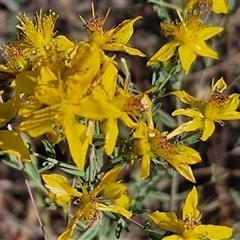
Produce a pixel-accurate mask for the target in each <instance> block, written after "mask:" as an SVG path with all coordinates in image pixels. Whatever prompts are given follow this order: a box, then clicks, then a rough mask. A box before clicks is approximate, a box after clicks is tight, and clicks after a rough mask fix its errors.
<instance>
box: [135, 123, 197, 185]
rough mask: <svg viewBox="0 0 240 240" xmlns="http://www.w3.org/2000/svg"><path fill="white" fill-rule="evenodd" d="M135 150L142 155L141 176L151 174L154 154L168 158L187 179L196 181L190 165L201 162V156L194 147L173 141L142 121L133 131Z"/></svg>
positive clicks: (144, 176)
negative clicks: (151, 162)
mask: <svg viewBox="0 0 240 240" xmlns="http://www.w3.org/2000/svg"><path fill="white" fill-rule="evenodd" d="M133 138H134V152H135V153H136V154H138V155H139V156H142V161H141V178H146V177H148V176H149V174H150V161H151V158H153V157H154V154H156V155H157V156H160V157H162V158H163V159H164V160H166V161H167V162H168V163H169V164H170V166H171V167H173V168H174V169H175V170H176V171H178V172H179V173H180V174H181V175H182V176H183V177H185V178H186V179H187V180H189V181H192V182H195V178H194V175H193V172H192V169H191V167H190V166H189V165H191V164H195V163H198V162H201V157H200V155H199V153H198V152H197V151H195V150H194V149H192V148H190V147H187V146H184V145H178V144H173V143H171V142H170V141H169V140H168V139H167V138H166V136H163V135H162V134H161V133H160V132H159V131H158V130H157V129H152V128H149V127H148V126H147V125H146V123H144V122H143V121H140V122H139V124H138V127H137V128H136V131H135V132H134V133H133Z"/></svg>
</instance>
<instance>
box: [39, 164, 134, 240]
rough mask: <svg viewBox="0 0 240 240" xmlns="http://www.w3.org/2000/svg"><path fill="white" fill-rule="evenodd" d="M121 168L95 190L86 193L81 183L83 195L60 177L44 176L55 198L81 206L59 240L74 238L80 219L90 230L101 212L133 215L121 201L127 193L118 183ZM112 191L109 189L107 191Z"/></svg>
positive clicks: (104, 179)
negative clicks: (69, 200) (73, 234)
mask: <svg viewBox="0 0 240 240" xmlns="http://www.w3.org/2000/svg"><path fill="white" fill-rule="evenodd" d="M121 170H122V168H121V167H118V168H114V169H112V170H110V171H109V172H107V173H106V174H105V175H104V176H103V178H102V179H101V181H100V182H99V184H98V185H97V186H96V187H95V188H94V189H93V190H92V191H87V189H86V187H85V186H83V185H82V184H80V187H81V192H78V191H77V190H76V189H74V188H72V187H71V185H70V184H69V183H68V180H67V179H66V178H65V177H63V176H61V175H58V174H43V175H42V178H43V180H44V182H45V184H46V187H47V188H48V189H49V190H50V192H51V193H52V194H54V195H55V196H54V198H52V199H58V200H59V199H60V200H61V201H60V204H61V203H63V202H66V203H68V199H69V197H71V198H74V199H77V200H76V201H75V202H76V203H77V204H78V205H79V210H78V211H77V212H76V214H75V216H74V217H73V218H72V220H71V221H70V222H69V224H68V226H67V227H66V228H65V230H64V232H63V233H62V234H61V235H60V236H59V237H58V240H67V239H70V238H71V235H72V233H73V230H74V227H75V225H76V224H77V222H78V220H79V219H80V218H81V217H83V218H84V220H85V222H86V223H87V226H88V227H91V226H92V224H93V223H94V222H95V221H96V220H99V218H100V215H99V211H109V212H114V213H118V214H120V215H123V216H124V217H126V218H130V217H131V216H132V213H131V212H129V211H128V210H126V209H125V207H123V206H124V205H126V203H125V202H124V201H125V199H123V200H122V201H120V202H118V201H119V199H121V198H122V197H123V196H124V195H125V192H126V187H125V186H124V185H123V184H121V183H117V182H116V180H117V178H118V175H119V174H120V172H121ZM108 188H109V189H108Z"/></svg>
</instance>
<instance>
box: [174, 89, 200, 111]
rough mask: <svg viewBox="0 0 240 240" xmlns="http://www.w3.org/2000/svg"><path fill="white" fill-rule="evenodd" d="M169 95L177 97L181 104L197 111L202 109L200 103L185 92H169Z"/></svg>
mask: <svg viewBox="0 0 240 240" xmlns="http://www.w3.org/2000/svg"><path fill="white" fill-rule="evenodd" d="M171 94H173V95H175V96H176V97H178V98H179V99H180V100H181V101H182V102H184V103H186V104H189V105H191V106H193V107H195V108H197V109H201V108H202V103H201V102H200V101H198V100H197V99H196V98H195V97H193V96H191V95H190V94H188V93H186V92H185V91H174V92H171Z"/></svg>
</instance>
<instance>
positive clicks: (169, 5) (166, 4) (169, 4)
mask: <svg viewBox="0 0 240 240" xmlns="http://www.w3.org/2000/svg"><path fill="white" fill-rule="evenodd" d="M148 2H149V3H154V4H158V5H160V6H161V7H166V8H171V9H174V10H180V11H181V8H179V7H176V6H174V5H172V4H171V3H166V2H164V1H157V0H149V1H148Z"/></svg>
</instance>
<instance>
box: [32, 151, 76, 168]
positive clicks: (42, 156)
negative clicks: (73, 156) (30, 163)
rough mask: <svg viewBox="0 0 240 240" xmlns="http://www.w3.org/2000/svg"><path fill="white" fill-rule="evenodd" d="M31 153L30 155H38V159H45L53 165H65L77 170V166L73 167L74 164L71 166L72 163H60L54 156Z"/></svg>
mask: <svg viewBox="0 0 240 240" xmlns="http://www.w3.org/2000/svg"><path fill="white" fill-rule="evenodd" d="M31 155H32V156H35V157H38V158H40V159H43V160H46V161H48V162H51V163H53V164H54V165H58V166H60V167H66V168H69V169H74V170H79V169H78V168H77V167H75V166H73V165H71V164H67V163H62V162H60V161H58V160H56V159H54V158H50V157H46V156H44V155H41V154H39V153H36V152H33V153H32V154H31Z"/></svg>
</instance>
